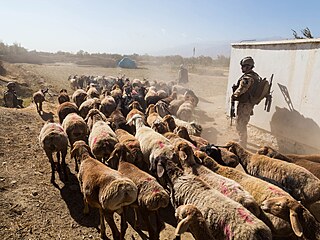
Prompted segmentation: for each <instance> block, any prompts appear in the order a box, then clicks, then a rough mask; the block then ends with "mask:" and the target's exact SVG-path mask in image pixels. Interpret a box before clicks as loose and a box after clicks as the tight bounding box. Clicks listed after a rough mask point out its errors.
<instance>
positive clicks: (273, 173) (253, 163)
mask: <svg viewBox="0 0 320 240" xmlns="http://www.w3.org/2000/svg"><path fill="white" fill-rule="evenodd" d="M226 145H227V146H228V147H229V151H231V152H233V153H234V154H236V155H237V156H238V157H239V162H240V164H241V165H242V167H243V168H244V169H245V171H246V172H247V173H249V174H250V175H253V176H256V177H259V178H262V179H263V180H267V181H268V182H271V183H274V184H277V185H278V186H280V187H282V188H283V189H285V190H286V191H288V192H289V193H290V195H292V196H293V197H294V198H295V199H296V200H298V201H301V202H302V204H304V205H305V206H306V207H307V208H309V207H310V205H311V204H313V203H315V202H316V201H319V200H320V187H319V186H320V180H319V179H318V178H317V177H316V176H314V175H313V174H312V173H310V172H309V171H308V170H306V169H305V168H303V167H300V166H297V165H295V164H293V163H287V162H284V161H281V160H277V159H274V158H270V157H267V156H264V155H259V154H253V153H251V152H249V151H247V150H246V149H244V148H243V147H241V146H240V144H238V143H236V142H229V143H227V144H226Z"/></svg>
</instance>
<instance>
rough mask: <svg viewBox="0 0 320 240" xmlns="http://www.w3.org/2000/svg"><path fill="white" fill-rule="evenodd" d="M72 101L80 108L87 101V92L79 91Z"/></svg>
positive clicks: (75, 93) (74, 94)
mask: <svg viewBox="0 0 320 240" xmlns="http://www.w3.org/2000/svg"><path fill="white" fill-rule="evenodd" d="M71 99H72V101H73V102H74V103H75V104H76V105H77V107H78V108H79V107H80V105H81V104H82V103H83V102H84V101H85V100H86V99H87V92H86V91H85V90H83V89H77V90H76V91H74V93H73V94H72V97H71Z"/></svg>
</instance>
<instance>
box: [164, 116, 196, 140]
mask: <svg viewBox="0 0 320 240" xmlns="http://www.w3.org/2000/svg"><path fill="white" fill-rule="evenodd" d="M162 121H163V122H165V123H166V124H167V125H168V128H169V130H170V131H171V132H173V131H174V129H175V128H176V127H177V126H183V127H186V128H187V131H188V133H189V135H194V136H199V137H200V135H201V133H202V126H201V125H200V124H197V123H196V122H194V121H192V122H186V121H183V120H181V119H178V118H175V117H173V116H171V115H166V116H164V118H163V120H162Z"/></svg>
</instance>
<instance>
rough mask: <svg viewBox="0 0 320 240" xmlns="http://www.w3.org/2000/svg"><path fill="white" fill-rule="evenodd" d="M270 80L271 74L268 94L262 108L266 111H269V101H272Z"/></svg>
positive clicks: (271, 78)
mask: <svg viewBox="0 0 320 240" xmlns="http://www.w3.org/2000/svg"><path fill="white" fill-rule="evenodd" d="M272 80H273V74H272V75H271V77H270V84H269V89H268V94H267V96H266V101H265V103H264V110H265V111H267V112H270V108H271V103H272V92H273V91H271V87H272Z"/></svg>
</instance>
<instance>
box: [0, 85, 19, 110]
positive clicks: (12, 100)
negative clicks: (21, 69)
mask: <svg viewBox="0 0 320 240" xmlns="http://www.w3.org/2000/svg"><path fill="white" fill-rule="evenodd" d="M7 87H8V90H7V91H5V92H4V97H3V99H4V106H5V107H8V108H23V106H22V104H23V101H22V99H18V97H17V93H16V91H15V84H14V83H12V82H9V83H8V85H7Z"/></svg>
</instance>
